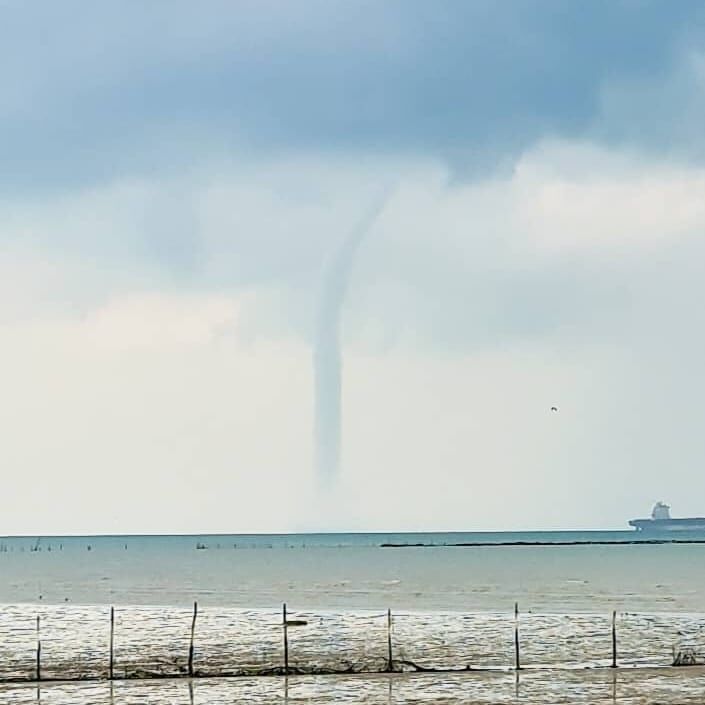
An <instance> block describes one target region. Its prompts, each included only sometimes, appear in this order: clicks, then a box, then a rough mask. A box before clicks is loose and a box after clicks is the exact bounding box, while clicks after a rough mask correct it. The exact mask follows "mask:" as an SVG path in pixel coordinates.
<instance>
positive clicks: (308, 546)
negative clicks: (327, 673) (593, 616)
mask: <svg viewBox="0 0 705 705" xmlns="http://www.w3.org/2000/svg"><path fill="white" fill-rule="evenodd" d="M642 538H644V537H642V536H641V535H638V534H636V533H635V532H630V531H621V532H536V533H519V532H515V533H429V534H307V535H266V536H265V535H256V536H253V535H231V536H227V535H219V536H109V537H91V536H88V537H87V536H81V537H40V538H38V537H22V538H0V603H5V604H16V603H35V604H38V603H41V604H44V605H47V604H78V605H167V606H187V605H190V604H191V603H192V602H193V601H194V600H198V601H199V603H201V604H203V605H204V606H208V605H214V606H230V607H245V608H265V609H267V608H274V607H279V606H280V605H281V603H283V602H287V603H289V604H290V605H291V607H292V608H293V609H297V608H305V609H319V610H320V609H372V610H380V609H386V608H395V609H405V610H422V611H423V610H432V611H433V610H449V611H471V612H474V611H506V610H509V609H511V608H512V607H513V604H514V602H515V601H518V602H519V603H520V605H521V607H522V609H523V610H542V611H549V612H566V611H593V612H600V613H606V612H609V611H610V610H612V609H619V610H632V611H681V612H694V611H695V612H697V611H705V544H655V545H633V544H622V543H615V544H613V545H612V544H607V545H605V544H589V543H586V544H584V545H540V546H539V545H495V544H498V543H516V542H544V543H550V542H574V541H584V542H590V541H592V542H595V541H614V542H620V541H622V542H623V541H630V540H635V539H642ZM647 538H652V537H647ZM653 538H661V537H653ZM666 538H668V537H666ZM678 538H679V539H699V540H703V541H705V535H703V534H700V535H691V534H688V535H685V534H683V535H681V534H680V533H679V534H678ZM389 543H393V544H405V545H408V546H409V547H406V548H381V546H382V545H383V544H389ZM418 543H421V544H424V546H414V545H413V544H418ZM457 543H477V544H482V545H478V546H454V545H448V544H457Z"/></svg>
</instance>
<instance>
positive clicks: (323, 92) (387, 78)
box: [0, 0, 702, 190]
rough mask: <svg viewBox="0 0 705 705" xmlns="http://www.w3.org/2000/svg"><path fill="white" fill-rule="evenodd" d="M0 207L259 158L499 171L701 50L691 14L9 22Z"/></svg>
mask: <svg viewBox="0 0 705 705" xmlns="http://www.w3.org/2000/svg"><path fill="white" fill-rule="evenodd" d="M2 12H3V15H4V17H3V19H4V21H3V22H2V29H0V45H1V46H2V47H3V49H2V53H1V54H0V59H2V61H0V66H2V67H3V68H2V69H0V71H1V72H2V73H0V77H1V78H2V81H3V83H4V84H5V85H6V87H7V89H6V91H5V92H4V94H3V96H2V98H0V101H2V102H1V103H0V106H2V107H0V128H1V130H2V135H3V137H2V141H1V142H0V156H1V157H2V159H3V163H4V164H5V166H6V168H5V169H4V173H5V177H4V179H3V180H2V185H3V188H4V189H6V190H7V189H12V188H15V189H28V188H33V189H36V188H38V187H40V186H41V185H42V184H44V185H45V186H46V187H56V186H57V185H58V184H61V185H62V186H63V187H66V186H67V185H68V184H71V183H77V182H78V183H80V182H86V181H90V180H96V179H98V180H110V179H111V178H114V177H115V176H116V175H120V174H124V173H132V172H139V173H149V172H150V171H152V170H155V171H157V172H163V171H165V170H167V171H168V170H171V169H181V168H183V166H184V165H187V164H189V163H191V162H193V161H194V160H202V159H203V158H204V155H205V154H210V156H211V157H212V156H214V155H218V154H222V153H229V154H235V153H241V152H243V151H244V152H247V150H250V149H251V150H256V151H257V153H258V154H261V153H264V152H268V153H269V154H270V155H271V154H277V153H281V152H282V151H291V150H293V151H297V150H311V149H314V150H323V151H330V152H337V151H341V150H343V151H348V150H353V149H355V150H371V151H375V152H385V151H386V152H388V153H389V152H399V151H404V152H414V153H427V154H434V155H441V156H443V157H444V158H446V159H448V160H449V161H450V162H451V163H454V164H455V165H457V166H458V167H459V168H463V167H465V168H472V165H473V164H475V163H479V164H481V165H488V166H491V165H492V164H494V163H496V161H497V160H498V159H501V158H502V157H503V155H511V154H515V153H516V152H517V151H520V150H521V149H523V148H524V147H525V146H526V145H527V144H529V143H531V142H532V141H533V140H536V139H537V138H540V137H541V136H543V135H545V134H564V135H575V134H581V133H583V132H584V131H585V130H586V129H588V128H589V127H590V126H591V124H592V123H593V121H594V119H595V117H596V115H597V113H598V111H599V109H600V96H601V89H602V87H603V86H604V84H605V83H606V82H607V81H613V80H615V79H620V78H624V79H634V80H644V81H647V82H648V81H649V80H651V78H653V77H654V76H656V77H658V76H659V75H660V74H661V73H663V72H664V71H668V70H669V69H670V68H671V67H672V65H673V63H674V61H675V60H676V59H677V56H678V52H679V51H682V48H683V45H684V44H685V45H688V43H691V44H692V43H694V42H697V41H698V39H699V38H702V8H701V5H700V4H699V3H696V2H690V1H684V2H680V3H677V4H668V5H667V4H665V3H659V2H630V1H628V0H625V1H623V2H606V1H603V2H593V3H589V4H585V3H582V4H578V3H564V2H558V1H557V0H550V1H549V0H546V1H545V2H542V3H535V2H525V1H520V2H515V3H512V4H511V5H506V4H497V3H493V2H488V1H486V0H477V1H476V2H470V3H468V2H456V1H454V0H448V1H446V2H442V3H434V4H428V3H424V2H401V1H399V2H396V1H395V2H389V3H384V4H379V3H373V2H367V1H360V2H353V3H343V2H329V3H322V2H312V3H311V2H308V3H273V2H260V3H252V2H237V3H225V2H211V3H206V4H204V5H200V6H199V7H198V8H196V7H195V6H193V5H191V4H189V3H152V4H149V5H147V6H145V5H144V4H137V3H101V4H100V5H94V6H91V7H90V8H86V6H85V4H82V3H73V4H71V3H62V4H61V6H43V7H42V8H41V9H39V8H38V7H36V6H31V5H21V6H8V7H5V8H3V10H2Z"/></svg>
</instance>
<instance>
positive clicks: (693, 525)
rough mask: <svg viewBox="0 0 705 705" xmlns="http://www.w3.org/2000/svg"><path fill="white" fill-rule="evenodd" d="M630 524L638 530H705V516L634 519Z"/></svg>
mask: <svg viewBox="0 0 705 705" xmlns="http://www.w3.org/2000/svg"><path fill="white" fill-rule="evenodd" d="M629 526H633V527H634V528H635V529H636V530H637V531H648V532H672V531H705V517H689V518H685V519H632V520H631V521H630V522H629Z"/></svg>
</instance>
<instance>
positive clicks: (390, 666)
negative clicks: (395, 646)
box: [387, 609, 394, 673]
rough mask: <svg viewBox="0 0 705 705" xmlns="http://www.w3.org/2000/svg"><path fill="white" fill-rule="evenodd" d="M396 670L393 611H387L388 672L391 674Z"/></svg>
mask: <svg viewBox="0 0 705 705" xmlns="http://www.w3.org/2000/svg"><path fill="white" fill-rule="evenodd" d="M393 670H394V662H393V660H392V610H391V609H388V610H387V671H389V673H391V672H392V671H393Z"/></svg>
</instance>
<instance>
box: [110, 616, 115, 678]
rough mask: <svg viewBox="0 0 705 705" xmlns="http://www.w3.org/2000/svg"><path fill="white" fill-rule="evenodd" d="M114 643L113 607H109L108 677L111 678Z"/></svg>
mask: <svg viewBox="0 0 705 705" xmlns="http://www.w3.org/2000/svg"><path fill="white" fill-rule="evenodd" d="M114 645H115V608H114V607H111V608H110V669H109V677H110V680H112V679H113V663H114V656H113V653H114Z"/></svg>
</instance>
